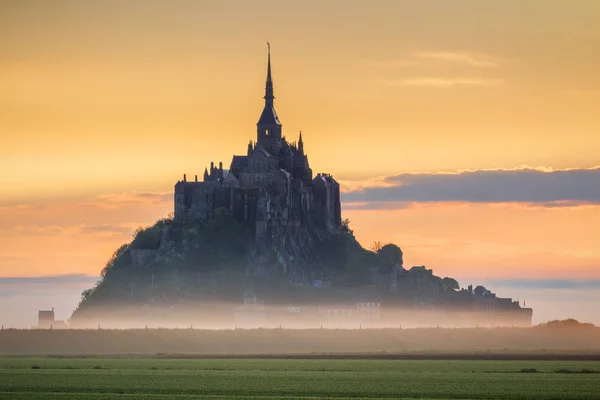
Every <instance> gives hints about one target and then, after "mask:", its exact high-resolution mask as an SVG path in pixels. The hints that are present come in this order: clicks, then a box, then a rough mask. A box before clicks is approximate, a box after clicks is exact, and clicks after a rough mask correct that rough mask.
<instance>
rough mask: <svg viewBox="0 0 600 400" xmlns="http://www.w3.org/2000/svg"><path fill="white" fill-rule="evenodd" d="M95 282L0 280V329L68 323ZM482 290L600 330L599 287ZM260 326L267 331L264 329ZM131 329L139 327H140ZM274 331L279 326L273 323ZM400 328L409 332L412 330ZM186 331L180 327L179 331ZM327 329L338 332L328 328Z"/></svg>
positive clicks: (514, 284) (499, 285)
mask: <svg viewBox="0 0 600 400" xmlns="http://www.w3.org/2000/svg"><path fill="white" fill-rule="evenodd" d="M95 280H96V279H95V278H91V277H87V276H78V275H69V276H60V277H49V278H0V324H2V325H4V327H5V328H7V327H13V328H29V327H32V326H34V325H36V324H37V312H38V310H40V309H51V308H52V307H54V309H55V315H56V319H57V320H65V319H68V318H69V316H70V315H71V313H72V311H73V310H74V309H75V308H76V306H77V304H78V302H79V299H80V294H81V292H82V291H83V290H85V289H87V288H89V287H91V286H92V285H93V283H94V282H95ZM465 281H468V280H465ZM484 284H485V285H486V286H487V287H488V288H489V289H491V290H492V291H494V292H496V293H498V295H499V296H501V297H512V298H513V299H515V300H520V301H521V305H523V301H525V302H526V306H527V307H532V308H533V309H534V314H533V323H534V324H537V323H540V322H545V321H548V320H554V319H566V318H575V319H577V320H579V321H582V322H592V323H594V324H596V325H600V314H598V313H597V305H598V304H600V287H599V286H594V285H589V282H588V284H585V285H577V283H576V282H575V283H573V282H571V284H569V282H566V283H565V282H563V283H562V284H558V283H557V282H554V283H553V284H546V285H544V284H543V283H539V282H538V283H536V282H535V281H533V282H531V283H530V284H527V282H523V281H504V282H496V283H494V282H488V283H485V282H484ZM182 324H183V323H182ZM258 324H259V325H260V324H262V323H260V322H259V323H258ZM264 324H265V325H267V323H264ZM399 324H401V322H397V323H396V322H395V321H389V322H388V321H382V322H380V323H379V325H381V326H388V327H395V326H397V325H399ZM135 325H139V323H136V324H135ZM169 325H171V324H169ZM253 325H257V324H256V323H254V324H253ZM270 325H273V323H271V324H270ZM270 325H268V326H270ZM275 325H277V324H276V323H275ZM288 325H289V324H288ZM403 325H404V326H409V325H410V324H406V323H405V324H403ZM444 325H445V324H444ZM184 327H185V326H181V328H184ZM194 327H195V328H196V327H197V328H203V327H206V328H220V327H228V326H221V325H220V324H213V325H212V326H198V325H197V324H196V325H195V326H194ZM265 327H267V326H265ZM286 327H287V328H292V326H284V328H286ZM295 327H298V328H301V327H304V326H300V325H298V326H295ZM312 327H316V326H312ZM331 327H342V326H341V325H339V324H336V325H335V326H334V325H333V324H332V326H331ZM349 327H351V326H349ZM230 328H231V327H230Z"/></svg>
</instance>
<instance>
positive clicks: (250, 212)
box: [175, 48, 341, 250]
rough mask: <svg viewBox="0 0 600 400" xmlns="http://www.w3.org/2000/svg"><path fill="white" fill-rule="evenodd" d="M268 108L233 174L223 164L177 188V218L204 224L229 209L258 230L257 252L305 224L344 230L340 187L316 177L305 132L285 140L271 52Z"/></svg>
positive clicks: (234, 164) (236, 158) (328, 178)
mask: <svg viewBox="0 0 600 400" xmlns="http://www.w3.org/2000/svg"><path fill="white" fill-rule="evenodd" d="M264 100H265V106H264V109H263V111H262V113H261V115H260V118H259V120H258V123H257V124H256V126H257V132H256V141H250V143H249V144H248V149H247V154H245V155H235V156H233V159H232V161H231V165H230V167H229V170H224V169H223V163H221V162H220V163H219V165H218V166H216V165H215V164H214V163H212V162H211V165H210V169H208V168H207V169H205V170H204V176H203V180H202V181H198V177H197V175H196V177H195V179H194V180H193V181H188V180H187V179H186V175H184V176H183V180H182V181H178V182H177V183H176V184H175V219H176V220H184V219H191V220H206V219H210V218H212V216H213V212H214V210H215V209H217V208H219V207H226V208H228V209H229V210H230V212H231V213H232V215H233V216H234V218H235V219H236V220H238V221H240V222H243V223H246V224H248V225H249V226H250V227H252V228H253V229H254V232H255V239H256V243H257V246H258V249H259V250H260V249H264V248H267V247H270V246H277V245H280V246H285V243H277V241H279V240H283V238H285V235H283V234H282V233H283V232H284V231H285V230H287V229H293V228H299V227H303V226H307V225H311V224H312V225H318V226H319V227H320V228H324V229H328V230H333V229H339V228H340V227H341V205H340V186H339V184H338V183H337V182H336V180H335V179H334V178H333V177H332V176H331V175H330V174H325V173H319V174H317V175H316V176H314V177H313V172H312V169H311V168H310V165H309V162H308V156H307V154H306V153H305V152H304V142H303V139H302V132H300V135H299V138H298V142H293V143H290V142H288V141H287V140H286V138H285V136H283V135H282V125H281V121H280V120H279V117H278V116H277V112H276V111H275V106H274V100H275V96H274V95H273V80H272V77H271V52H270V48H269V53H268V61H267V81H266V88H265V96H264Z"/></svg>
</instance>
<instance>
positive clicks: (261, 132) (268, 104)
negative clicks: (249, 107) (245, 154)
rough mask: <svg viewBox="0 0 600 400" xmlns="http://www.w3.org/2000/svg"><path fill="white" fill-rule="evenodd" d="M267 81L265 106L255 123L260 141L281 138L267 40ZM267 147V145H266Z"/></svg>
mask: <svg viewBox="0 0 600 400" xmlns="http://www.w3.org/2000/svg"><path fill="white" fill-rule="evenodd" d="M267 46H268V56H267V83H266V85H265V96H264V99H265V107H264V109H263V111H262V113H261V114H260V118H259V119H258V123H257V124H256V125H257V135H256V136H257V142H258V143H261V142H262V141H263V140H264V139H265V138H271V139H275V140H277V141H279V140H281V122H280V121H279V117H278V116H277V112H276V111H275V106H274V104H273V100H275V96H274V95H273V78H272V76H271V45H270V44H269V43H268V42H267ZM267 147H268V146H267Z"/></svg>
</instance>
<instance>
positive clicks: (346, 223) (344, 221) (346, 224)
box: [342, 218, 354, 234]
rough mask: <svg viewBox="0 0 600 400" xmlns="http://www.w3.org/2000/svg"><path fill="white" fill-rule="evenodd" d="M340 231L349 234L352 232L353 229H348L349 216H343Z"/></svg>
mask: <svg viewBox="0 0 600 400" xmlns="http://www.w3.org/2000/svg"><path fill="white" fill-rule="evenodd" d="M342 231H344V232H348V233H349V234H353V233H354V231H353V230H352V229H350V219H349V218H344V219H343V220H342Z"/></svg>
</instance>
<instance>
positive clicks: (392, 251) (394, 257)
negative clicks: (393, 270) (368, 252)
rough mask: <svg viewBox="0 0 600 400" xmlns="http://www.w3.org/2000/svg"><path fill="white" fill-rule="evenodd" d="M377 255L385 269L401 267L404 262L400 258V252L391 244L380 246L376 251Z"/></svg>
mask: <svg viewBox="0 0 600 400" xmlns="http://www.w3.org/2000/svg"><path fill="white" fill-rule="evenodd" d="M377 254H378V255H379V257H381V260H382V262H383V265H385V266H387V267H396V266H399V267H402V266H403V263H404V260H403V258H402V256H403V255H402V250H401V249H400V247H398V246H396V245H395V244H393V243H388V244H386V245H384V246H382V247H381V248H380V249H379V251H377Z"/></svg>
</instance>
